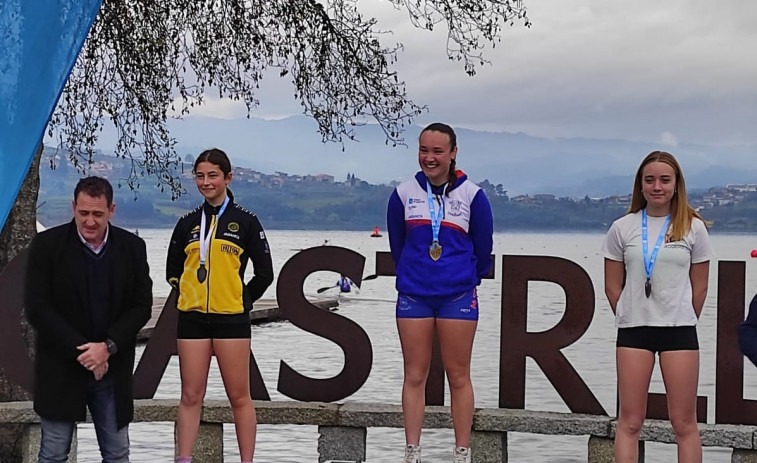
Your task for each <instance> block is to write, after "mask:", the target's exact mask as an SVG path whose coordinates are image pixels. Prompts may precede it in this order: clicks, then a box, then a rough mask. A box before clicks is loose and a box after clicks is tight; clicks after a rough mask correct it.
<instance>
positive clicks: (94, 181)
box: [74, 176, 113, 207]
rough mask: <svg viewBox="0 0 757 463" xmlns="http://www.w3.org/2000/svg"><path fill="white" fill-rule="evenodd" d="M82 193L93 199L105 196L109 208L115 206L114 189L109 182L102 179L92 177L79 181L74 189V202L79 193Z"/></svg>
mask: <svg viewBox="0 0 757 463" xmlns="http://www.w3.org/2000/svg"><path fill="white" fill-rule="evenodd" d="M82 192H83V193H85V194H87V195H88V196H92V197H93V198H97V197H99V196H105V202H106V203H107V204H108V207H110V205H111V204H113V187H112V186H111V184H110V182H109V181H107V180H106V179H104V178H102V177H95V176H92V177H86V178H83V179H81V180H79V183H77V184H76V188H74V202H76V200H77V198H78V197H79V193H82Z"/></svg>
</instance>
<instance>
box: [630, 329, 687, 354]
mask: <svg viewBox="0 0 757 463" xmlns="http://www.w3.org/2000/svg"><path fill="white" fill-rule="evenodd" d="M615 345H616V347H630V348H633V349H644V350H648V351H651V352H667V351H671V350H699V341H698V339H697V327H696V326H635V327H633V328H618V340H617V342H616V344H615Z"/></svg>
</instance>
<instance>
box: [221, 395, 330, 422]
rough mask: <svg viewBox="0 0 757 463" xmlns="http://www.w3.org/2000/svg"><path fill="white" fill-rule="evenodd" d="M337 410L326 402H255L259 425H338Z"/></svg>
mask: <svg viewBox="0 0 757 463" xmlns="http://www.w3.org/2000/svg"><path fill="white" fill-rule="evenodd" d="M227 407H228V405H227ZM339 408H340V405H339V404H335V403H326V402H297V401H282V402H269V401H263V400H258V401H255V410H256V412H257V416H258V423H260V424H309V425H315V426H319V425H325V426H329V425H336V424H339V423H338V420H339ZM231 422H233V420H232V421H231Z"/></svg>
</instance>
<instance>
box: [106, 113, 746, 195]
mask: <svg viewBox="0 0 757 463" xmlns="http://www.w3.org/2000/svg"><path fill="white" fill-rule="evenodd" d="M169 129H170V132H171V135H172V136H173V137H174V138H175V139H176V141H177V152H178V153H179V154H180V155H181V157H182V159H184V158H185V157H187V156H188V157H190V158H194V156H196V155H197V154H199V153H200V152H201V151H202V150H204V149H207V148H211V147H218V148H221V149H223V150H224V151H226V152H227V153H228V154H229V156H230V157H231V160H232V162H233V163H234V164H235V165H236V166H239V167H249V168H252V169H254V170H257V171H259V172H263V173H274V172H285V173H287V174H290V175H294V174H297V175H307V174H311V175H313V174H321V173H325V174H330V175H333V176H334V177H335V179H336V180H337V181H342V180H344V179H346V178H347V175H348V174H354V175H355V176H356V177H357V178H360V179H362V180H365V181H367V182H369V183H374V184H381V183H390V182H391V181H395V180H404V179H407V178H409V177H411V176H412V175H413V174H414V173H415V172H416V171H417V170H418V161H417V156H416V152H417V151H416V149H417V145H416V143H417V142H416V140H417V137H418V134H419V132H420V130H421V127H419V126H411V127H408V128H407V130H406V131H405V133H404V137H405V140H406V144H407V146H396V147H392V146H390V145H387V143H386V141H385V137H384V134H383V132H382V131H381V130H380V128H379V127H378V126H376V125H370V124H369V125H365V126H360V127H356V128H355V134H356V138H357V140H359V141H351V140H346V141H345V142H344V145H341V144H339V143H323V142H322V141H321V137H320V135H319V134H318V133H317V126H316V123H315V122H314V121H313V120H312V119H311V118H309V117H306V116H292V117H288V118H284V119H276V120H266V119H257V118H249V119H215V118H208V117H186V118H184V119H181V120H173V121H171V122H169ZM456 132H457V138H458V148H459V151H458V168H460V169H462V170H463V171H465V172H466V173H467V174H468V176H469V177H470V178H471V179H472V180H473V181H475V182H480V181H483V180H484V179H487V180H489V182H491V183H492V184H495V185H496V184H502V186H503V188H504V189H505V190H507V191H508V194H509V195H510V196H514V195H518V194H538V193H551V194H555V195H558V196H584V195H589V196H610V195H614V194H627V193H630V190H631V187H632V184H633V175H634V174H635V172H636V169H637V168H638V165H639V162H640V161H641V159H643V157H644V156H645V155H646V154H647V153H649V152H651V151H654V150H664V151H669V152H671V153H673V154H674V155H675V156H676V158H677V159H678V160H679V162H680V163H681V165H682V169H683V171H684V175H685V178H686V182H687V186H688V188H689V189H704V188H709V187H713V186H724V185H727V184H734V183H757V146H755V145H735V146H707V145H695V144H678V145H677V146H666V145H663V144H661V143H659V142H645V141H630V140H620V139H615V140H605V139H592V138H541V137H535V136H530V135H526V134H523V133H506V132H496V133H495V132H483V131H475V130H468V129H456ZM100 142H101V143H100V146H102V147H103V148H105V147H106V146H113V143H114V139H113V135H112V134H109V132H108V131H107V130H106V131H104V132H103V134H102V137H101V140H100Z"/></svg>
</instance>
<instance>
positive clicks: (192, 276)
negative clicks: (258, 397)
mask: <svg viewBox="0 0 757 463" xmlns="http://www.w3.org/2000/svg"><path fill="white" fill-rule="evenodd" d="M193 173H194V175H195V183H196V186H197V189H198V190H199V191H200V193H201V194H202V195H203V197H204V198H205V201H204V202H203V204H202V205H201V206H199V207H197V208H196V209H194V210H193V211H191V212H189V213H188V214H186V215H184V216H183V217H182V218H181V219H179V222H178V223H177V224H176V228H175V229H174V232H173V235H172V236H171V243H170V245H169V247H168V258H167V262H166V278H167V280H168V283H169V284H170V285H171V286H173V287H174V288H176V289H177V290H178V291H179V300H178V304H177V306H178V309H179V322H178V325H177V330H176V338H177V347H178V352H179V368H180V370H181V402H180V403H179V411H178V417H177V420H176V445H177V447H178V448H177V449H176V455H177V458H176V461H177V463H189V462H191V461H192V456H191V454H192V449H193V447H194V444H195V440H196V438H197V431H198V429H199V423H200V412H201V410H202V401H203V398H204V397H205V389H206V385H207V380H208V370H209V368H210V358H211V357H212V356H213V355H215V356H216V360H217V362H218V366H219V368H220V370H221V375H222V377H223V382H224V387H225V388H226V395H227V396H228V397H229V402H230V403H231V408H232V412H233V414H234V424H235V428H236V432H237V443H238V444H239V453H240V456H241V459H242V462H243V463H246V462H252V457H253V454H254V452H255V434H256V430H257V420H256V416H255V407H254V405H253V403H252V399H251V397H250V381H249V380H250V370H249V365H250V319H249V311H250V309H251V308H252V303H253V302H254V301H256V300H257V299H259V298H260V296H262V295H263V293H264V292H265V290H266V288H268V286H270V284H271V283H272V282H273V264H272V261H271V253H270V250H269V248H268V241H267V240H266V237H265V232H264V231H263V227H262V226H261V225H260V222H259V221H258V218H257V217H256V216H255V214H253V213H251V212H249V211H247V210H245V209H244V208H242V207H240V206H239V205H237V204H235V203H234V199H233V197H232V195H231V191H230V190H229V189H228V184H229V183H230V182H231V178H232V173H231V163H230V162H229V158H228V157H227V156H226V153H224V152H223V151H221V150H219V149H211V150H207V151H204V152H202V153H201V154H200V156H198V158H197V160H196V161H195V165H194V170H193ZM248 259H249V260H252V264H253V270H254V276H253V278H252V279H251V280H250V281H249V282H248V283H247V284H245V283H244V273H245V269H246V267H247V260H248Z"/></svg>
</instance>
